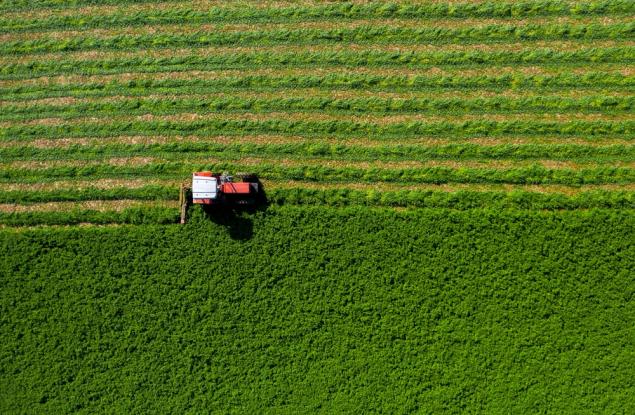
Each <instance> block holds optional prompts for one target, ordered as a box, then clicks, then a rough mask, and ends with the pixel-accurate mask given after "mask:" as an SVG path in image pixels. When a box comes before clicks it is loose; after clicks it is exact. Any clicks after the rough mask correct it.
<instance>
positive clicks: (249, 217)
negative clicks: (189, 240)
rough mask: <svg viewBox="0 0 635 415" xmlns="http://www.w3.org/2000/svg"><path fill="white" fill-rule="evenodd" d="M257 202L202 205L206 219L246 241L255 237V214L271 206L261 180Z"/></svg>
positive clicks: (236, 238)
mask: <svg viewBox="0 0 635 415" xmlns="http://www.w3.org/2000/svg"><path fill="white" fill-rule="evenodd" d="M258 183H259V189H260V191H259V192H258V196H257V198H256V203H255V204H253V205H250V206H235V207H219V206H207V205H200V208H201V209H202V211H203V214H204V217H205V220H208V221H210V222H212V223H215V224H216V225H219V226H222V227H223V228H225V229H227V232H228V234H229V237H230V238H232V239H234V240H239V241H246V240H249V239H251V238H252V237H253V234H254V221H253V215H254V214H256V213H258V212H265V211H266V210H267V209H268V208H269V202H268V200H267V195H266V193H265V188H264V186H263V185H262V183H261V182H260V181H258Z"/></svg>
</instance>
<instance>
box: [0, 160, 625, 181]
mask: <svg viewBox="0 0 635 415" xmlns="http://www.w3.org/2000/svg"><path fill="white" fill-rule="evenodd" d="M324 164H326V163H324ZM205 170H209V171H253V172H254V173H257V174H259V177H261V178H262V179H263V180H279V181H280V180H294V181H309V182H329V183H336V182H353V181H355V182H365V183H373V182H396V183H404V184H405V183H434V184H443V183H486V184H496V183H507V184H536V185H539V184H560V185H567V186H582V185H592V184H630V183H633V182H635V169H633V168H630V167H614V166H601V167H589V168H577V169H572V168H558V169H553V168H547V167H544V166H541V165H538V164H533V165H529V166H527V167H515V168H514V167H512V168H499V169H497V168H478V167H474V168H468V167H460V168H451V167H440V166H437V167H404V168H383V167H369V168H361V167H327V166H325V165H313V166H306V165H304V166H303V165H297V166H284V165H282V163H277V164H269V163H267V162H266V161H263V160H258V161H255V162H251V163H250V162H249V161H247V160H240V161H237V162H216V163H213V162H203V163H193V162H158V163H153V162H151V161H150V162H145V163H141V164H138V165H128V164H119V165H117V164H87V165H84V166H81V165H79V166H70V165H61V166H57V167H42V168H33V167H0V182H5V183H7V182H11V183H37V182H47V181H49V182H51V181H56V180H59V179H62V178H64V179H73V178H95V179H102V178H124V177H125V178H139V177H151V178H153V179H158V178H161V179H182V178H183V177H189V175H190V174H192V172H193V171H205Z"/></svg>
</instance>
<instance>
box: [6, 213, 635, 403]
mask: <svg viewBox="0 0 635 415" xmlns="http://www.w3.org/2000/svg"><path fill="white" fill-rule="evenodd" d="M175 213H176V212H175ZM193 213H194V214H193V216H192V218H191V219H192V222H191V223H190V224H189V225H186V226H177V225H170V226H147V225H141V226H121V227H105V228H96V227H93V228H91V227H85V228H70V229H67V228H61V229H50V228H49V229H36V230H29V231H20V232H15V231H12V230H6V229H5V230H0V274H1V275H3V289H2V290H1V291H0V311H1V312H2V313H1V315H2V322H3V324H1V325H0V335H1V336H2V339H3V341H2V342H0V353H1V354H2V355H3V356H8V357H10V358H6V359H4V360H3V370H2V371H1V372H0V385H1V386H2V387H0V410H2V412H4V413H12V412H25V411H29V410H37V411H41V412H53V413H72V412H90V413H99V412H108V411H109V410H111V409H112V408H117V410H118V411H120V412H124V413H148V412H150V413H152V412H163V411H167V412H174V413H184V412H188V411H191V412H205V411H207V410H208V409H210V408H214V409H215V410H218V411H219V412H222V413H236V414H238V413H266V412H272V413H273V412H279V411H280V410H281V409H282V410H283V411H287V412H291V413H299V412H302V413H313V412H326V413H343V412H358V411H359V412H373V411H379V412H384V413H411V412H417V411H419V412H430V413H439V412H445V411H448V410H453V409H456V410H457V411H466V412H499V413H529V412H550V411H553V412H557V413H566V412H576V413H579V412H585V411H588V412H593V413H601V412H607V413H619V412H627V413H630V412H633V410H634V409H635V403H634V402H633V399H632V398H631V394H630V391H631V389H632V385H633V381H632V376H631V375H632V373H631V372H632V371H631V370H630V369H631V367H632V350H633V349H634V347H635V344H634V341H633V339H634V338H635V332H634V329H633V325H632V324H629V322H631V321H633V320H634V319H635V307H634V305H633V302H632V301H630V297H631V295H632V292H633V290H634V288H635V287H634V286H633V285H634V282H633V278H631V273H632V272H631V271H632V268H633V265H634V264H633V258H634V257H635V252H633V251H634V248H633V244H632V230H633V228H634V227H635V216H634V215H633V213H632V212H629V211H615V210H611V211H606V210H592V211H575V212H539V211H538V212H533V211H532V212H530V211H508V210H480V209H479V210H471V211H465V212H461V211H452V210H448V209H442V210H433V209H417V210H408V211H395V210H394V209H376V208H372V209H369V208H367V207H359V208H345V209H342V208H337V209H336V208H328V207H325V206H319V207H314V208H311V207H306V206H302V207H296V206H284V207H279V208H270V209H268V210H267V211H265V212H260V213H256V214H252V215H236V216H231V215H218V216H215V217H213V218H208V217H206V216H204V215H202V214H201V212H200V211H196V212H193ZM413 379H416V381H415V382H413ZM450 385H451V386H450ZM466 395H469V399H466ZM132 396H134V399H132V398H131V397H132Z"/></svg>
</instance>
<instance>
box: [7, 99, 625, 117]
mask: <svg viewBox="0 0 635 415" xmlns="http://www.w3.org/2000/svg"><path fill="white" fill-rule="evenodd" d="M634 103H635V97H632V96H625V97H611V96H587V97H582V98H566V97H545V96H534V97H525V98H506V97H495V98H476V99H464V98H460V97H457V98H444V99H435V98H414V99H393V98H388V99H386V98H380V97H371V98H353V99H339V98H331V97H294V98H284V97H273V98H242V97H217V98H208V99H204V98H198V99H192V98H189V99H183V98H181V99H179V98H174V99H156V98H155V99H125V100H117V101H112V102H103V101H102V102H79V103H77V102H75V103H70V104H69V105H50V104H48V105H47V104H35V105H28V106H24V105H4V106H2V107H0V108H1V109H2V112H1V113H0V121H26V120H35V119H42V118H61V119H71V118H82V117H95V116H99V117H110V116H122V115H143V114H152V115H172V114H180V113H193V114H207V113H210V112H215V113H217V112H229V113H231V112H238V113H240V112H249V113H270V112H298V111H301V112H303V111H318V112H322V113H335V114H343V113H356V114H391V113H433V114H445V113H447V114H460V113H533V112H540V113H544V112H550V111H551V112H554V113H561V112H578V113H579V112H585V113H587V112H602V113H607V112H610V113H617V112H630V111H631V110H632V108H633V104H634Z"/></svg>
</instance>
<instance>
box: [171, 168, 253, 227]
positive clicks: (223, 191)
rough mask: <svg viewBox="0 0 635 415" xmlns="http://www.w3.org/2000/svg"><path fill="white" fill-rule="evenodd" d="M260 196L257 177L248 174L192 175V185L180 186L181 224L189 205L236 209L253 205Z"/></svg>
mask: <svg viewBox="0 0 635 415" xmlns="http://www.w3.org/2000/svg"><path fill="white" fill-rule="evenodd" d="M259 194H260V182H259V180H258V176H256V175H255V174H250V173H238V174H236V176H235V177H234V176H230V175H229V174H227V173H222V174H219V173H212V172H209V171H202V172H196V173H192V185H191V187H190V186H188V185H187V184H182V185H181V195H180V199H181V200H180V201H181V223H185V220H186V219H185V216H186V213H187V206H188V205H189V203H194V204H199V205H208V206H210V205H211V206H218V207H226V208H236V207H240V206H250V205H254V204H256V203H257V201H258V196H259Z"/></svg>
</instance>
